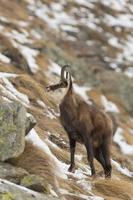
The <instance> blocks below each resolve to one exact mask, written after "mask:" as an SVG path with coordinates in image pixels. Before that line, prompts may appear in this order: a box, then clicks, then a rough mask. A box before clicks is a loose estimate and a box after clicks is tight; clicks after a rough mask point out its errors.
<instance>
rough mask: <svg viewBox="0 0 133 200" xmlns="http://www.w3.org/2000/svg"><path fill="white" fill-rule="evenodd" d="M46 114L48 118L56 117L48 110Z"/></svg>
mask: <svg viewBox="0 0 133 200" xmlns="http://www.w3.org/2000/svg"><path fill="white" fill-rule="evenodd" d="M46 116H47V117H49V118H50V119H56V117H55V116H54V115H53V113H52V112H51V111H50V110H47V113H46Z"/></svg>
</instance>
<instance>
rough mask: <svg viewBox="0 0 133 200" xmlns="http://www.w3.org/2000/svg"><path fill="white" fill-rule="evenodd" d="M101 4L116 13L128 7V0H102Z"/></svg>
mask: <svg viewBox="0 0 133 200" xmlns="http://www.w3.org/2000/svg"><path fill="white" fill-rule="evenodd" d="M100 2H101V3H102V4H103V5H105V6H108V7H110V8H113V9H114V10H116V11H122V10H123V9H124V7H125V5H126V0H108V1H107V0H102V1H100Z"/></svg>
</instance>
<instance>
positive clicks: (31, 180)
mask: <svg viewBox="0 0 133 200" xmlns="http://www.w3.org/2000/svg"><path fill="white" fill-rule="evenodd" d="M20 184H21V185H22V186H24V187H27V188H29V189H31V190H35V191H37V192H42V193H45V194H49V193H50V192H49V187H48V183H46V181H45V180H44V179H43V178H41V177H39V176H36V175H27V176H25V177H24V178H23V179H22V180H21V183H20Z"/></svg>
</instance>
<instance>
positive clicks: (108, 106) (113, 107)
mask: <svg viewBox="0 0 133 200" xmlns="http://www.w3.org/2000/svg"><path fill="white" fill-rule="evenodd" d="M101 102H102V104H103V106H104V108H105V111H109V112H115V113H119V109H118V108H117V106H116V105H115V104H114V103H113V102H111V101H108V99H107V98H106V97H105V96H104V95H102V96H101Z"/></svg>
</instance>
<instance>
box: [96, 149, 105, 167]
mask: <svg viewBox="0 0 133 200" xmlns="http://www.w3.org/2000/svg"><path fill="white" fill-rule="evenodd" d="M94 155H95V158H96V160H97V161H98V162H99V163H100V164H101V165H102V167H103V169H105V160H104V157H103V154H102V149H101V147H97V148H95V149H94Z"/></svg>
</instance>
